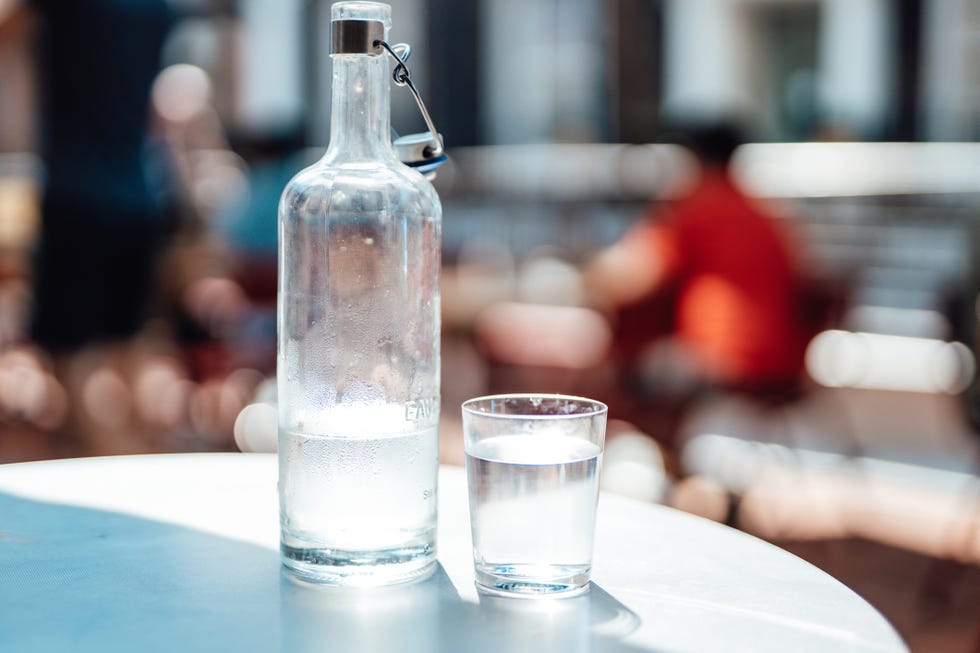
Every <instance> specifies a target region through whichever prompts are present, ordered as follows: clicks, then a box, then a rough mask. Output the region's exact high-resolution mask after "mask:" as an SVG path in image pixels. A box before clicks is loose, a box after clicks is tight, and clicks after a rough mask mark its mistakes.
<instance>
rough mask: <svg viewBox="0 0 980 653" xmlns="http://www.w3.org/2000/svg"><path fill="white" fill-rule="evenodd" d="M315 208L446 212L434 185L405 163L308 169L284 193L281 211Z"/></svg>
mask: <svg viewBox="0 0 980 653" xmlns="http://www.w3.org/2000/svg"><path fill="white" fill-rule="evenodd" d="M311 204H312V205H318V206H320V207H332V208H333V209H337V210H362V211H376V210H380V209H383V208H384V207H385V206H388V207H398V208H400V210H404V209H405V208H407V207H415V209H416V210H420V211H421V212H423V213H426V214H430V215H431V214H441V212H442V207H441V203H440V201H439V195H438V194H437V193H436V190H435V188H434V187H433V186H432V184H431V183H430V182H429V181H428V180H427V179H426V178H425V177H423V176H422V175H421V174H419V173H418V172H417V171H415V170H412V169H411V168H409V167H408V166H406V165H403V164H401V163H398V164H397V165H386V164H384V163H381V162H351V163H344V164H325V163H323V162H318V163H315V164H313V165H311V166H309V167H307V168H304V169H303V170H300V171H299V172H298V173H296V175H295V176H293V178H292V179H290V180H289V182H288V183H287V184H286V187H285V188H284V189H283V193H282V198H281V201H280V211H282V210H289V209H291V208H299V207H301V206H309V205H311ZM318 212H319V211H318Z"/></svg>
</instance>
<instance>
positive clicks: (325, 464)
mask: <svg viewBox="0 0 980 653" xmlns="http://www.w3.org/2000/svg"><path fill="white" fill-rule="evenodd" d="M331 18H332V31H333V42H332V45H331V53H332V54H331V59H332V60H333V98H332V106H331V118H330V120H331V122H330V144H329V146H328V148H327V151H326V153H325V155H324V156H323V158H322V159H321V160H320V161H319V162H317V163H316V164H314V165H312V166H311V167H309V168H306V169H305V170H303V171H302V172H300V173H299V174H297V175H296V176H295V177H294V178H293V179H292V180H291V181H290V182H289V184H288V185H287V186H286V188H285V190H284V192H283V195H282V199H281V201H280V204H279V307H278V320H279V324H278V327H279V341H278V348H279V351H278V374H277V376H278V385H279V500H280V522H281V550H282V557H283V563H284V564H285V566H286V567H287V568H289V569H290V570H292V571H293V572H294V573H296V574H297V575H299V576H301V577H303V578H305V579H307V580H312V581H316V582H323V583H333V584H340V585H380V584H388V583H394V582H399V581H403V580H408V579H412V578H415V577H420V576H423V575H425V574H426V573H427V572H428V571H431V570H432V569H433V568H434V564H435V560H436V552H435V532H436V477H437V472H438V458H439V444H438V429H437V427H438V419H439V327H440V324H439V267H440V236H441V215H442V209H441V206H440V204H439V198H438V196H437V195H436V192H435V190H434V189H433V188H432V186H431V184H430V183H429V182H428V181H426V180H425V179H424V178H423V177H422V175H420V174H419V173H418V172H416V171H414V170H412V169H411V168H409V167H407V166H405V165H403V164H402V163H401V162H400V161H399V160H398V158H397V156H396V154H395V151H394V149H393V147H392V142H391V128H390V124H389V98H390V86H389V83H390V82H389V75H388V61H387V56H386V54H385V52H384V51H383V50H382V48H380V47H377V44H378V43H379V41H381V40H385V39H386V38H387V31H388V29H389V27H390V21H391V9H390V7H389V6H388V5H384V4H378V3H371V2H344V3H338V4H335V5H334V6H333V8H332V16H331Z"/></svg>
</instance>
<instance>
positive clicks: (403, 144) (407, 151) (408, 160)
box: [374, 39, 446, 176]
mask: <svg viewBox="0 0 980 653" xmlns="http://www.w3.org/2000/svg"><path fill="white" fill-rule="evenodd" d="M374 47H375V48H379V47H380V48H384V50H385V51H387V52H388V54H390V55H391V56H392V58H393V59H394V60H395V61H397V62H398V63H397V64H396V65H395V69H394V70H393V71H392V74H391V78H392V80H393V81H394V82H395V85H396V86H407V87H408V90H409V91H411V92H412V97H414V98H415V103H416V104H417V105H418V107H419V112H420V113H421V114H422V119H423V120H425V126H426V127H428V128H429V132H428V134H426V133H424V132H423V133H421V134H408V135H406V136H400V137H398V138H396V139H395V140H394V141H393V143H392V144H393V145H394V147H395V151H396V152H397V153H398V158H399V159H401V161H402V163H404V164H405V165H407V166H409V167H412V168H415V169H416V170H418V171H419V172H421V173H422V174H424V175H426V176H435V170H436V168H438V167H439V166H440V165H442V164H443V163H445V162H446V153H445V151H444V150H443V145H442V137H441V136H440V135H439V132H438V130H436V126H435V123H433V122H432V116H430V115H429V110H428V109H426V107H425V102H424V101H423V100H422V95H421V94H420V93H419V90H418V88H416V86H415V83H414V82H413V81H412V73H411V71H410V70H409V69H408V65H407V64H406V62H407V61H408V58H409V56H411V54H412V47H411V46H410V45H409V44H408V43H396V44H394V45H391V44H389V43H388V42H387V41H385V40H383V39H378V40H376V41H374Z"/></svg>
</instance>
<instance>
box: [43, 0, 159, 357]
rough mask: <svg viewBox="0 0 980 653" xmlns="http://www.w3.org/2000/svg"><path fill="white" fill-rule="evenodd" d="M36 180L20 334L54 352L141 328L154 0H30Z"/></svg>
mask: <svg viewBox="0 0 980 653" xmlns="http://www.w3.org/2000/svg"><path fill="white" fill-rule="evenodd" d="M27 6H28V7H29V8H30V9H32V10H33V12H34V13H35V14H36V15H37V18H38V19H39V27H40V37H41V41H40V45H41V47H40V54H41V66H40V72H41V74H40V86H41V98H42V121H41V158H42V161H43V163H44V166H45V172H46V179H45V183H44V195H43V199H42V221H41V230H40V237H39V241H38V248H37V252H36V259H35V279H34V285H35V289H34V293H35V301H34V312H33V317H32V322H31V328H30V332H31V338H32V339H33V340H34V341H35V342H36V343H37V344H39V345H41V346H43V347H45V348H47V349H49V350H53V351H59V350H72V349H77V348H79V347H82V346H85V345H88V344H94V343H100V342H112V341H118V340H124V339H126V338H129V337H130V336H132V335H134V334H135V333H136V332H137V331H138V330H139V329H140V328H141V326H142V324H143V322H144V319H145V316H146V309H147V305H148V301H149V299H150V297H151V296H152V291H153V285H154V271H155V266H156V262H157V258H158V254H159V253H160V250H161V248H162V245H163V243H164V240H165V238H166V232H167V222H168V215H167V211H166V210H165V207H164V202H163V197H164V193H163V184H162V182H161V174H160V173H161V171H162V170H163V169H164V166H163V165H161V164H160V162H159V160H155V159H159V157H154V150H153V149H152V147H151V146H150V141H149V138H148V122H149V101H150V89H151V86H152V83H153V80H154V78H155V77H156V75H157V73H158V72H159V70H160V56H161V49H162V47H163V44H164V41H165V39H166V37H167V34H168V32H169V30H170V28H171V26H172V24H173V23H174V18H175V17H174V14H173V12H172V10H171V9H170V7H169V6H168V4H167V3H166V1H165V0H86V2H72V1H70V0H32V1H31V2H30V3H29V4H28V5H27Z"/></svg>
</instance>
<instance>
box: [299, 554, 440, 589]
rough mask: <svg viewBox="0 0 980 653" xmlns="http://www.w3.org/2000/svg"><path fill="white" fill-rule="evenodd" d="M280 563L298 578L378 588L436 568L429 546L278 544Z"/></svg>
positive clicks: (413, 578) (412, 578) (426, 573)
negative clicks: (345, 547) (360, 547)
mask: <svg viewBox="0 0 980 653" xmlns="http://www.w3.org/2000/svg"><path fill="white" fill-rule="evenodd" d="M280 551H281V552H282V564H283V566H284V567H285V568H286V569H287V570H288V571H289V572H291V573H292V574H293V575H295V576H296V577H298V578H300V579H301V580H304V581H307V582H310V583H318V584H323V585H342V586H347V587H379V586H382V585H395V584H398V583H408V582H412V581H415V580H421V579H423V578H425V577H427V576H429V575H430V574H431V573H432V572H433V571H435V568H436V552H435V549H434V548H433V547H431V546H418V547H404V548H398V549H383V550H380V551H341V550H336V549H325V548H298V547H292V546H288V545H286V544H281V545H280Z"/></svg>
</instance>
